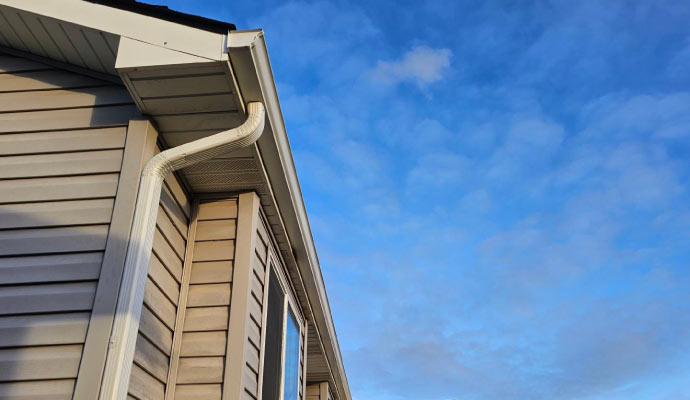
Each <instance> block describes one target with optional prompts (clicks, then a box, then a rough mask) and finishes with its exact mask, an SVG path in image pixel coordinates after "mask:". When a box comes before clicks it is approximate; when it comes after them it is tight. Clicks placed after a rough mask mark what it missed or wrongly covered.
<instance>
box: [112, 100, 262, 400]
mask: <svg viewBox="0 0 690 400" xmlns="http://www.w3.org/2000/svg"><path fill="white" fill-rule="evenodd" d="M247 111H248V116H247V120H246V121H245V122H244V123H243V124H242V125H240V126H238V127H237V128H233V129H230V130H227V131H224V132H221V133H217V134H215V135H212V136H208V137H205V138H202V139H199V140H195V141H193V142H189V143H185V144H183V145H180V146H177V147H174V148H172V149H168V150H165V151H163V152H161V153H158V154H157V155H156V156H154V157H153V158H151V160H149V162H148V163H146V166H145V167H144V170H143V172H142V174H141V181H140V183H139V194H138V196H137V203H136V208H135V211H134V222H133V223H132V230H131V233H130V236H129V246H128V248H127V257H126V258H125V267H124V273H123V276H122V282H121V284H120V295H119V297H118V302H117V309H116V312H115V321H114V323H113V331H112V334H111V337H110V347H109V349H108V357H107V359H106V364H105V372H104V376H103V384H102V386H101V393H100V399H101V400H125V399H126V398H127V390H128V388H129V376H130V372H131V370H132V360H133V358H134V348H135V345H136V340H137V332H138V330H139V318H140V316H141V307H142V304H143V301H144V289H145V287H146V279H147V276H148V268H149V260H150V258H151V248H152V246H153V234H154V232H155V229H156V215H157V213H158V203H159V201H160V195H161V187H162V184H163V179H164V178H165V177H166V175H168V174H169V173H170V172H172V171H175V170H177V169H180V168H184V167H187V166H190V165H192V164H195V163H197V162H200V161H204V160H208V159H211V158H214V157H216V156H218V155H220V154H224V153H228V152H230V151H233V150H237V149H240V148H242V147H246V146H249V145H250V144H252V143H254V142H255V141H256V140H257V139H258V138H259V136H261V133H262V132H263V130H264V122H265V110H264V106H263V104H262V103H260V102H252V103H249V105H248V107H247Z"/></svg>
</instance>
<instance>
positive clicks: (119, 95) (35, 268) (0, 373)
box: [0, 53, 139, 399]
mask: <svg viewBox="0 0 690 400" xmlns="http://www.w3.org/2000/svg"><path fill="white" fill-rule="evenodd" d="M138 116H139V113H138V112H137V111H136V108H135V107H134V105H133V104H132V101H131V99H130V97H129V94H128V93H127V91H126V90H125V89H124V88H123V87H120V86H115V85H112V84H110V83H107V82H102V81H99V80H96V79H93V78H89V77H86V76H82V75H79V74H76V73H73V72H67V71H61V70H57V69H55V68H52V67H49V66H46V65H43V64H40V63H36V62H33V61H29V60H25V59H22V58H18V57H11V56H7V55H4V54H1V53H0V382H1V383H0V398H2V399H24V398H31V399H70V398H71V397H72V393H73V390H74V381H75V379H76V377H77V374H78V371H79V365H80V361H81V356H82V350H83V345H84V341H85V337H86V331H87V328H88V324H89V320H90V318H91V310H92V307H93V303H94V294H95V291H96V286H97V283H98V279H99V277H100V273H101V265H102V262H103V252H104V250H105V248H106V240H107V237H108V233H109V228H110V223H111V218H112V212H113V203H114V199H115V196H116V194H117V187H118V182H119V175H120V170H121V165H122V157H123V152H124V148H125V141H126V138H127V125H128V123H129V120H130V119H132V118H136V117H138Z"/></svg>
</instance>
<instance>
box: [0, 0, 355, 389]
mask: <svg viewBox="0 0 690 400" xmlns="http://www.w3.org/2000/svg"><path fill="white" fill-rule="evenodd" d="M0 399H75V400H93V399H140V400H143V399H166V400H172V399H177V400H182V399H224V400H229V399H248V400H250V399H264V400H280V399H284V400H293V399H309V400H316V399H320V400H326V399H337V400H350V399H351V395H350V392H349V388H348V383H347V378H346V375H345V370H344V367H343V362H342V358H341V354H340V349H339V345H338V339H337V336H336V332H335V329H334V326H333V321H332V318H331V312H330V309H329V304H328V297H327V295H326V290H325V287H324V282H323V278H322V275H321V270H320V267H319V261H318V258H317V255H316V251H315V248H314V243H313V240H312V236H311V232H310V228H309V223H308V220H307V215H306V212H305V207H304V204H303V201H302V197H301V192H300V187H299V183H298V180H297V175H296V172H295V166H294V163H293V160H292V156H291V153H290V146H289V143H288V138H287V135H286V132H285V126H284V123H283V118H282V115H281V109H280V105H279V102H278V96H277V93H276V88H275V84H274V81H273V76H272V72H271V66H270V62H269V58H268V54H267V52H266V44H265V41H264V35H263V33H262V31H261V30H248V31H238V30H236V29H235V27H234V26H233V25H232V24H228V23H224V22H219V21H215V20H209V19H205V18H201V17H196V16H192V15H188V14H183V13H179V12H175V11H172V10H169V9H167V8H165V7H160V6H151V5H147V4H143V3H139V2H136V1H133V0H118V1H116V0H84V1H81V0H42V1H27V0H0Z"/></svg>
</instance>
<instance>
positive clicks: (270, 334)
mask: <svg viewBox="0 0 690 400" xmlns="http://www.w3.org/2000/svg"><path fill="white" fill-rule="evenodd" d="M269 268H270V267H269ZM270 274H271V275H270V278H269V281H268V301H267V303H268V304H267V305H268V314H267V316H266V344H265V346H266V347H265V349H264V376H263V399H264V400H279V399H280V377H281V373H280V372H281V371H280V368H281V361H282V360H281V359H282V357H281V351H282V344H283V302H284V300H285V294H284V293H283V290H282V289H281V287H280V283H278V277H277V276H276V274H275V272H273V268H271V272H270Z"/></svg>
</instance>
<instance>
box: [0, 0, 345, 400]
mask: <svg viewBox="0 0 690 400" xmlns="http://www.w3.org/2000/svg"><path fill="white" fill-rule="evenodd" d="M105 3H117V4H107V5H106V4H105ZM126 3H128V4H127V6H128V7H129V8H128V7H125V6H123V4H124V3H123V2H122V1H119V2H118V1H115V0H109V1H108V0H103V1H91V0H84V1H82V0H42V1H40V2H39V1H26V0H0V19H3V20H6V21H8V24H1V25H0V50H5V51H10V52H14V53H15V54H16V55H20V56H25V57H29V58H40V59H41V60H51V62H53V63H54V64H55V65H58V66H61V67H64V68H67V69H76V70H77V71H79V72H82V73H85V74H92V75H93V74H95V75H96V76H99V77H103V78H104V79H110V80H117V81H118V82H121V83H123V84H124V85H125V86H126V87H127V89H128V90H129V92H130V94H131V96H132V98H133V99H134V100H135V102H136V104H137V106H138V107H139V109H140V110H141V111H142V112H143V113H144V114H148V115H149V116H150V117H151V118H152V120H153V121H154V122H155V124H156V125H157V127H158V130H159V133H160V137H161V138H162V140H163V141H164V142H165V143H167V145H168V146H171V147H172V146H177V145H179V144H182V143H186V142H189V141H191V140H195V139H198V138H201V137H205V136H208V135H211V134H214V133H217V132H219V131H222V130H226V129H230V128H233V127H235V126H238V125H240V124H241V123H242V122H243V121H244V119H245V118H246V116H245V115H246V114H245V105H246V104H247V103H249V102H252V101H260V102H262V103H263V104H264V106H265V108H266V117H267V120H266V127H265V130H264V133H263V134H262V136H261V137H260V138H259V140H258V141H257V143H256V144H255V145H254V146H252V147H250V148H246V149H243V150H241V151H237V152H235V153H232V154H230V155H227V156H224V157H223V158H222V159H217V160H211V161H208V162H204V163H203V164H198V165H195V166H193V167H190V168H186V169H184V170H182V171H181V172H182V175H183V178H184V180H185V181H186V183H187V184H188V188H189V189H190V190H191V191H192V192H221V191H226V192H230V191H237V190H248V189H253V190H255V191H256V192H257V193H258V194H259V197H260V199H261V203H262V206H263V208H264V210H265V212H266V216H267V219H268V222H269V224H270V225H271V227H272V229H273V230H274V233H275V238H276V241H277V242H278V243H277V244H278V247H279V248H280V251H281V255H282V256H283V258H284V260H285V262H286V265H287V267H288V270H289V272H290V274H291V277H292V279H293V281H294V282H295V283H296V285H295V286H296V292H297V295H298V297H299V300H300V302H301V303H302V306H303V307H304V308H305V312H306V314H307V319H308V320H309V330H308V332H309V343H308V347H309V350H308V353H309V355H308V359H307V365H308V368H307V373H308V377H307V379H308V380H311V381H323V380H328V381H330V383H331V385H332V386H333V389H334V394H335V395H336V398H338V399H340V400H350V399H351V395H350V391H349V386H348V382H347V377H346V374H345V369H344V366H343V361H342V356H341V353H340V347H339V345H338V338H337V334H336V331H335V327H334V324H333V320H332V316H331V311H330V306H329V303H328V296H327V295H326V289H325V285H324V282H323V277H322V274H321V268H320V266H319V260H318V256H317V254H316V249H315V246H314V241H313V238H312V234H311V229H310V226H309V221H308V218H307V213H306V209H305V206H304V202H303V199H302V194H301V189H300V186H299V181H298V179H297V174H296V170H295V165H294V162H293V159H292V154H291V150H290V145H289V141H288V137H287V133H286V130H285V124H284V121H283V116H282V112H281V108H280V104H279V101H278V95H277V92H276V87H275V82H274V80H273V73H272V70H271V66H270V60H269V58H268V52H267V49H266V43H265V40H264V35H263V32H262V31H261V30H249V31H236V30H234V26H232V28H233V29H229V28H230V25H226V27H228V29H227V30H223V31H221V30H220V29H219V27H220V26H221V25H219V24H223V23H220V22H218V21H213V20H208V19H205V18H200V17H199V19H195V18H193V17H191V16H188V14H183V13H177V12H175V11H171V10H167V9H164V8H160V7H155V6H150V5H145V4H142V3H138V2H133V1H127V2H126ZM142 7H143V8H147V10H148V11H147V12H144V11H143V9H142ZM151 7H153V8H151ZM173 17H175V18H177V19H176V20H172V18H173ZM209 21H210V22H209ZM68 35H69V36H68ZM309 374H311V376H310V375H309Z"/></svg>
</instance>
